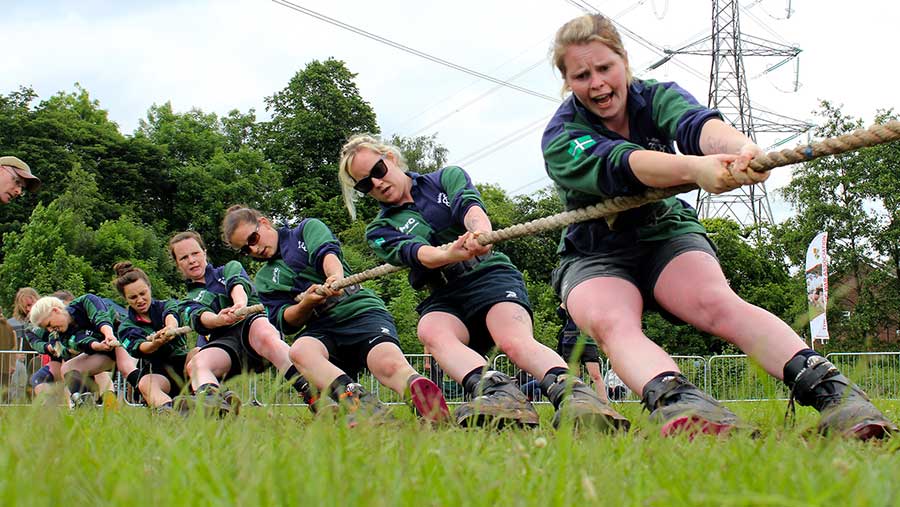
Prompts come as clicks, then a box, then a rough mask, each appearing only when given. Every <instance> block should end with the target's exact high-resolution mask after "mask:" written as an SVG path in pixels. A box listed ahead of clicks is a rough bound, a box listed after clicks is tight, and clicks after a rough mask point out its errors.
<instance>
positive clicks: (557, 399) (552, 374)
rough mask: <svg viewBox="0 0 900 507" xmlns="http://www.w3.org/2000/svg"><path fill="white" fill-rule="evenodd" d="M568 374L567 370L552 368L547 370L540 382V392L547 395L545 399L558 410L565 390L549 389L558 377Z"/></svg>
mask: <svg viewBox="0 0 900 507" xmlns="http://www.w3.org/2000/svg"><path fill="white" fill-rule="evenodd" d="M568 372H569V370H568V369H567V368H563V367H562V366H554V367H553V368H550V369H549V370H547V373H545V374H544V378H543V379H542V380H541V383H540V385H541V391H543V393H544V394H546V395H547V398H549V399H550V403H552V404H553V407H554V408H559V404H560V403H561V402H562V400H563V397H564V395H565V392H566V390H565V389H551V387H552V386H553V385H554V384H556V379H557V378H559V376H560V375H565V374H567V373H568Z"/></svg>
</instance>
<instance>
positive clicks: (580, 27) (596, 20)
mask: <svg viewBox="0 0 900 507" xmlns="http://www.w3.org/2000/svg"><path fill="white" fill-rule="evenodd" d="M593 41H597V42H600V43H602V44H603V45H604V46H606V47H608V48H609V49H611V50H612V51H613V52H614V53H616V54H617V55H619V56H621V57H622V60H624V61H625V79H626V82H627V83H628V84H631V81H632V80H633V79H634V76H632V74H631V67H629V66H628V52H627V51H625V46H624V45H622V37H621V36H620V35H619V31H618V30H616V27H615V25H613V22H612V20H611V19H609V18H607V17H606V16H604V15H602V14H586V15H584V16H579V17H577V18H575V19H572V20H570V21H569V22H568V23H566V24H564V25H563V26H561V27H560V28H559V30H557V31H556V37H555V38H554V39H553V46H551V49H550V53H551V55H552V58H553V65H555V66H556V68H557V69H559V72H560V74H562V78H563V92H566V91H568V90H569V85H568V84H566V83H565V79H566V63H565V56H566V50H567V49H568V48H569V46H577V45H582V44H588V43H590V42H593Z"/></svg>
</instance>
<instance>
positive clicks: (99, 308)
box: [57, 294, 125, 354]
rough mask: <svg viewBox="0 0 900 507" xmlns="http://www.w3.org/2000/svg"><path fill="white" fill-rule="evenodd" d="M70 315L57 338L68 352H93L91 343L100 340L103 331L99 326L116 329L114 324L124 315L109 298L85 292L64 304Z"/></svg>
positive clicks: (123, 310) (121, 309)
mask: <svg viewBox="0 0 900 507" xmlns="http://www.w3.org/2000/svg"><path fill="white" fill-rule="evenodd" d="M66 311H67V312H69V315H71V316H72V322H70V323H69V327H68V328H67V329H66V330H65V332H63V333H59V334H58V337H57V338H58V339H59V341H60V343H62V345H63V347H65V348H66V349H68V351H69V353H70V354H78V352H86V353H88V354H93V353H94V349H92V348H91V343H93V342H102V341H103V333H101V332H100V328H101V327H103V326H105V325H107V326H109V327H111V328H112V330H113V332H115V331H116V326H117V325H118V323H119V322H120V321H121V320H122V319H123V318H124V316H125V309H124V308H122V307H121V306H119V305H118V304H116V303H114V302H112V301H111V300H109V299H106V298H101V297H99V296H95V295H94V294H85V295H83V296H78V297H77V298H75V299H73V300H72V302H71V303H69V304H68V306H66Z"/></svg>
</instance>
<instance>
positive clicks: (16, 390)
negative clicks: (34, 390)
mask: <svg viewBox="0 0 900 507" xmlns="http://www.w3.org/2000/svg"><path fill="white" fill-rule="evenodd" d="M35 359H36V360H37V361H36V364H35V361H34V360H35ZM40 367H41V360H40V357H38V355H37V354H36V353H35V352H21V351H15V350H0V405H27V404H29V403H31V386H30V385H29V382H28V381H29V379H30V378H31V375H32V374H33V373H34V372H35V371H36V370H37V369H38V368H40Z"/></svg>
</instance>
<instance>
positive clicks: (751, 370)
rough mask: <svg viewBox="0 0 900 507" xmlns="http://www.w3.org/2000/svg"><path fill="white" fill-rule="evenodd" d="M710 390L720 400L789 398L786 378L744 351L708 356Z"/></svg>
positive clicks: (708, 390)
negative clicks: (758, 362)
mask: <svg viewBox="0 0 900 507" xmlns="http://www.w3.org/2000/svg"><path fill="white" fill-rule="evenodd" d="M707 392H708V393H709V394H710V395H711V396H712V397H713V398H715V399H717V400H719V401H761V400H786V399H788V396H789V393H788V389H787V386H785V385H784V382H782V381H780V380H778V379H776V378H775V377H773V376H771V375H769V374H768V373H766V371H765V370H763V369H762V367H760V366H759V365H758V364H756V363H755V362H753V360H752V359H750V358H749V357H747V356H746V355H744V354H734V355H722V356H712V357H710V358H709V386H708V388H707Z"/></svg>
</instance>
